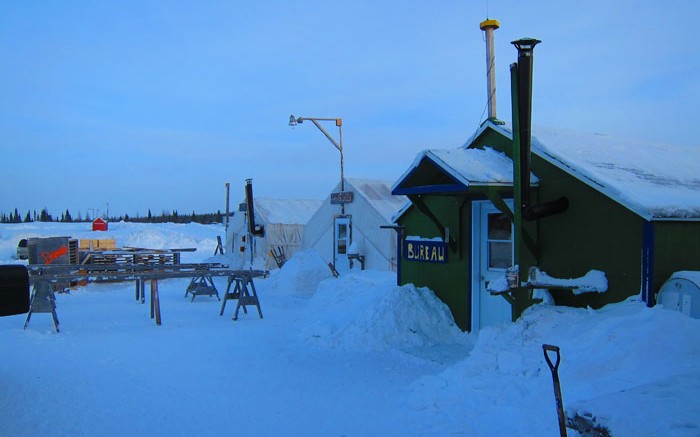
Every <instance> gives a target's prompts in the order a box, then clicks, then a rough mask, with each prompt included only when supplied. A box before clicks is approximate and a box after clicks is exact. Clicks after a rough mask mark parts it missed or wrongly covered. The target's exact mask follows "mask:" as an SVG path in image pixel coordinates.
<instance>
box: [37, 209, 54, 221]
mask: <svg viewBox="0 0 700 437" xmlns="http://www.w3.org/2000/svg"><path fill="white" fill-rule="evenodd" d="M39 221H40V222H51V221H53V218H52V217H51V214H49V211H48V210H47V209H46V207H44V209H42V210H41V214H40V215H39Z"/></svg>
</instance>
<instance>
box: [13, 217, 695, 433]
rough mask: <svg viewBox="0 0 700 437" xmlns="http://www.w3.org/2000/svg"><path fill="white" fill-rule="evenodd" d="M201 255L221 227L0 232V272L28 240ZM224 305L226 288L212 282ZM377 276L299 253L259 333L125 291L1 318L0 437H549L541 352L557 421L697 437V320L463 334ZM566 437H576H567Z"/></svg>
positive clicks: (576, 316)
mask: <svg viewBox="0 0 700 437" xmlns="http://www.w3.org/2000/svg"><path fill="white" fill-rule="evenodd" d="M57 235H70V236H72V237H76V238H108V237H109V238H116V240H117V245H118V246H138V247H149V248H184V247H196V248H197V249H198V250H197V251H196V252H186V253H183V262H202V261H206V260H209V259H210V258H211V256H212V254H213V253H214V248H215V246H216V236H217V235H221V236H223V227H221V226H202V225H196V224H190V225H176V224H159V225H148V224H133V223H110V231H108V232H106V233H93V232H92V231H90V230H89V224H84V223H83V224H56V223H48V224H47V223H30V224H18V225H0V263H5V264H7V263H23V261H18V260H16V259H13V257H14V254H15V248H16V245H17V241H18V240H19V239H20V238H25V237H31V236H57ZM215 281H216V283H217V286H218V287H219V291H220V292H223V289H224V285H225V280H224V279H221V278H219V279H215ZM395 282H396V279H395V277H394V276H392V275H391V274H388V273H380V272H371V271H366V272H359V273H356V274H348V275H345V276H342V277H340V278H337V279H336V278H333V277H331V276H330V274H329V271H328V268H327V267H326V266H325V265H324V264H323V263H322V262H321V261H320V259H318V257H317V256H315V254H314V253H312V252H301V253H299V254H297V255H296V256H295V257H294V258H292V259H291V260H290V261H289V262H288V263H287V264H286V265H285V266H284V268H282V269H281V270H276V271H274V272H273V273H272V275H271V276H270V277H269V278H266V279H259V280H257V281H256V288H257V291H258V295H259V297H260V299H261V306H262V311H263V315H264V319H260V318H259V317H258V315H257V312H256V311H255V310H254V309H253V310H252V311H249V312H248V314H247V315H242V316H240V317H239V320H238V321H233V320H232V319H231V318H232V315H233V310H234V305H232V304H230V305H228V306H227V308H226V312H225V314H224V315H223V316H219V310H220V308H221V304H220V302H218V301H217V300H216V298H209V297H206V296H199V297H197V298H196V299H195V300H194V302H190V299H189V298H187V299H186V298H184V292H185V287H186V285H187V283H188V280H186V279H170V280H164V281H161V282H160V284H159V285H160V287H159V288H160V296H161V309H162V317H163V324H162V326H156V325H155V323H154V322H153V320H151V319H150V318H149V305H148V303H146V304H145V305H144V304H141V303H140V302H137V301H136V300H135V299H134V285H133V284H132V283H111V284H107V283H99V284H95V283H91V284H89V285H88V286H86V287H83V288H79V289H77V290H72V291H70V293H61V294H57V312H58V317H59V320H60V322H61V333H60V334H57V333H55V331H54V330H53V324H52V321H51V317H50V315H48V314H44V313H37V314H35V315H33V317H32V320H31V323H30V325H29V327H28V328H27V329H26V330H23V329H22V326H23V324H24V320H25V316H24V315H19V316H9V317H3V318H0V436H13V437H14V436H38V435H52V436H127V435H155V436H159V435H163V436H165V435H167V436H181V435H182V436H184V435H187V436H192V435H197V436H208V435H245V436H248V435H255V436H258V435H259V436H278V435H294V436H296V435H300V436H388V435H404V436H455V435H465V436H467V435H468V436H555V435H558V432H559V431H558V425H557V416H556V409H555V403H554V396H553V389H552V378H551V373H550V370H549V368H548V366H547V364H546V362H545V360H544V356H543V353H542V344H543V343H548V344H554V345H558V346H560V347H561V364H560V367H559V376H560V378H561V388H562V394H563V400H564V405H565V407H566V409H567V410H568V411H569V414H573V413H574V412H578V413H579V414H585V413H589V414H591V415H593V416H595V418H596V421H597V423H599V424H601V425H604V426H606V427H608V428H609V430H610V434H611V435H613V436H700V362H699V360H698V358H700V335H698V333H700V320H695V319H690V318H687V317H684V316H682V315H681V314H680V313H676V312H671V311H667V310H663V309H660V308H652V309H648V308H645V306H644V305H643V304H642V303H640V302H637V301H635V300H633V299H631V300H629V301H627V302H624V303H620V304H616V305H611V306H608V307H606V308H603V309H601V310H597V311H593V310H588V309H572V308H564V307H552V306H543V305H541V306H538V307H535V308H531V309H530V310H528V311H527V312H526V314H525V315H524V316H523V317H522V318H521V319H520V320H519V321H518V322H517V323H513V324H505V325H502V326H497V327H494V328H488V329H485V330H483V331H482V332H481V333H480V334H479V335H478V336H476V335H469V334H464V333H462V332H460V331H459V330H458V329H457V328H456V327H455V326H454V325H453V323H452V319H451V316H450V313H449V311H448V310H447V309H446V307H445V306H444V305H443V304H442V303H441V302H440V301H439V300H438V299H436V298H435V296H434V295H433V294H432V292H430V291H429V290H426V289H420V288H416V287H413V286H404V287H398V286H396V285H395ZM569 435H570V436H572V435H577V433H576V432H574V431H573V430H569Z"/></svg>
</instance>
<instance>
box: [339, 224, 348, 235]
mask: <svg viewBox="0 0 700 437" xmlns="http://www.w3.org/2000/svg"><path fill="white" fill-rule="evenodd" d="M347 234H348V226H347V225H338V238H347Z"/></svg>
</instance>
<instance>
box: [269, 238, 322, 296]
mask: <svg viewBox="0 0 700 437" xmlns="http://www.w3.org/2000/svg"><path fill="white" fill-rule="evenodd" d="M330 277H331V270H330V268H328V265H327V264H326V263H324V262H323V259H322V258H321V255H319V253H318V252H316V251H315V250H313V249H309V250H302V251H297V252H295V253H294V255H293V256H292V257H291V258H290V259H289V260H288V261H287V262H286V263H285V264H284V265H283V266H282V268H281V269H279V270H274V271H273V272H272V276H271V277H270V278H269V279H268V280H267V281H266V284H265V285H266V287H267V289H268V290H271V291H275V290H276V291H278V292H279V291H286V292H292V293H296V294H302V295H311V294H312V293H313V292H314V291H316V288H317V287H318V284H320V283H321V281H323V280H325V279H327V278H330Z"/></svg>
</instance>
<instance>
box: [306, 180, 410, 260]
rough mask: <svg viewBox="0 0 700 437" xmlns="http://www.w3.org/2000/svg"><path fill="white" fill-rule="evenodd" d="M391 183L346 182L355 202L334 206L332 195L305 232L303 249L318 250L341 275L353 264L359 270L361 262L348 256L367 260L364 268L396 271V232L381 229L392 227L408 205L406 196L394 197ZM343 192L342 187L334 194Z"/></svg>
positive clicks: (337, 186) (310, 221) (346, 187)
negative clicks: (396, 214)
mask: <svg viewBox="0 0 700 437" xmlns="http://www.w3.org/2000/svg"><path fill="white" fill-rule="evenodd" d="M391 184H392V183H391V182H389V181H376V180H366V179H345V192H352V193H353V194H352V196H353V199H352V202H350V203H346V204H345V214H344V215H343V214H342V213H341V205H339V204H332V203H331V195H330V194H329V196H328V197H327V198H326V200H325V201H324V202H323V204H322V205H321V207H320V208H319V209H318V211H316V213H315V214H314V215H313V217H311V219H310V220H309V221H308V223H307V224H306V227H305V229H304V238H303V242H302V245H301V247H302V249H304V250H306V249H315V250H316V251H317V252H318V253H319V254H320V255H321V257H322V258H323V260H324V261H325V262H328V263H333V264H335V267H336V269H337V270H338V271H342V270H346V269H348V266H349V265H350V260H352V261H353V262H352V264H353V266H354V268H355V267H357V268H359V266H358V265H359V264H360V262H359V260H358V259H357V258H356V259H352V258H353V257H352V256H351V257H350V259H348V254H352V253H355V254H358V255H360V256H362V257H364V264H365V268H367V269H374V270H389V271H395V270H396V256H397V255H396V240H397V238H396V232H395V231H394V230H392V229H382V228H380V226H388V225H392V224H393V223H392V220H391V218H392V216H393V215H394V214H395V213H396V212H397V211H398V210H399V209H401V207H402V206H403V205H404V204H405V203H406V202H407V201H408V199H407V198H406V197H405V196H393V195H392V194H391ZM339 191H340V183H338V185H336V187H335V189H334V190H333V193H337V192H339Z"/></svg>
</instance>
